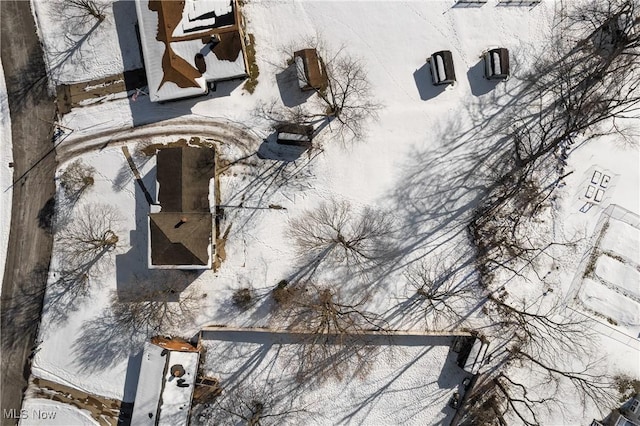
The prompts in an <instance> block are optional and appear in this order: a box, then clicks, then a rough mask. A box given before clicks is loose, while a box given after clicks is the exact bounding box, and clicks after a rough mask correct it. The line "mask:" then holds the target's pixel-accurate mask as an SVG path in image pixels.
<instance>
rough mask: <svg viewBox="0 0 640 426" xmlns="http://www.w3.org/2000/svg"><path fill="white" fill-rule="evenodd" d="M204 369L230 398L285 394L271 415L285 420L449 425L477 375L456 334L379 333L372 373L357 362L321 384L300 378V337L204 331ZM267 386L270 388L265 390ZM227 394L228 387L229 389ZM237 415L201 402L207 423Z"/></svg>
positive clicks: (198, 415)
mask: <svg viewBox="0 0 640 426" xmlns="http://www.w3.org/2000/svg"><path fill="white" fill-rule="evenodd" d="M200 341H201V343H202V345H203V346H204V348H205V350H206V352H205V353H206V355H205V357H206V360H205V365H204V374H206V375H207V376H209V377H216V378H218V379H219V380H220V382H221V384H222V386H223V387H224V388H225V390H224V391H223V392H228V393H229V395H230V396H229V398H236V397H237V396H238V395H245V394H247V393H252V394H253V395H254V396H255V397H256V398H263V399H265V401H274V402H275V401H277V403H274V404H273V406H272V407H270V408H271V409H272V412H271V414H277V413H279V412H280V413H282V412H284V411H286V410H287V409H289V410H292V411H295V410H300V412H297V413H292V414H289V415H283V416H282V417H281V418H278V417H276V419H277V421H278V423H279V424H300V422H305V423H309V424H314V425H315V424H318V425H320V424H326V425H329V424H376V425H382V424H407V425H421V424H424V422H425V420H426V419H429V424H447V423H448V422H449V421H450V420H451V418H452V415H453V413H454V411H455V410H453V409H451V408H450V407H448V402H449V399H450V398H451V396H452V395H453V392H454V391H461V389H462V386H461V384H462V380H463V379H464V378H465V377H469V376H470V375H469V374H468V373H466V372H464V371H463V370H462V369H461V368H460V367H458V366H457V365H456V357H457V355H458V354H457V353H455V352H452V351H451V350H450V346H451V345H452V343H453V338H452V337H446V336H445V337H438V336H398V337H380V338H379V339H372V340H371V343H372V344H373V345H374V346H375V345H382V346H380V347H379V348H376V349H377V350H376V352H378V353H377V355H376V358H375V360H374V361H373V363H372V364H370V365H369V364H368V363H367V364H366V372H365V371H363V370H362V369H361V368H363V367H361V366H358V365H357V363H354V365H353V366H351V368H350V369H348V370H347V371H345V377H344V378H343V380H336V379H335V378H332V377H331V376H330V375H329V376H328V377H325V380H324V381H322V382H321V383H320V384H318V383H315V384H313V383H311V384H309V383H300V381H299V380H297V365H298V363H297V362H295V358H296V356H297V354H298V353H299V352H300V350H301V348H300V345H299V344H295V343H293V342H291V339H290V338H287V337H286V336H284V335H278V334H273V333H260V332H258V333H257V332H251V331H249V332H225V331H214V332H210V331H204V332H203V334H202V337H201V340H200ZM260 392H269V393H264V394H260ZM223 397H225V394H224V393H223ZM329 401H330V403H329ZM228 416H229V414H228V413H225V412H223V411H221V410H220V409H218V410H217V411H216V410H214V409H212V407H206V406H196V408H195V410H194V419H195V420H196V421H197V422H201V424H221V423H222V424H227V423H229V424H231V423H232V422H233V419H231V418H229V417H228Z"/></svg>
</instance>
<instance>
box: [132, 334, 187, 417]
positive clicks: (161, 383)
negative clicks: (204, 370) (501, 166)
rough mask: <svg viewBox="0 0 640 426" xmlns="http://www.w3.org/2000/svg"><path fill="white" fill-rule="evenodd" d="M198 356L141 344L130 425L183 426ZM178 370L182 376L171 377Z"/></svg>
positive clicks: (150, 344) (149, 344) (151, 344)
mask: <svg viewBox="0 0 640 426" xmlns="http://www.w3.org/2000/svg"><path fill="white" fill-rule="evenodd" d="M199 356H200V354H199V353H198V352H196V351H187V352H182V351H177V350H171V349H168V348H163V347H161V346H158V345H155V344H153V343H149V342H147V343H145V347H144V352H143V354H142V363H141V366H140V377H139V378H138V388H137V391H136V400H135V403H134V405H133V414H132V416H131V424H133V425H140V426H145V425H148V426H156V425H170V426H182V425H184V426H186V425H188V424H189V413H190V407H191V398H192V397H193V389H194V386H195V380H196V376H197V373H198V360H199ZM174 366H180V367H181V369H182V371H184V374H183V375H181V376H180V377H177V376H174V375H173V374H172V370H175V369H172V367H174Z"/></svg>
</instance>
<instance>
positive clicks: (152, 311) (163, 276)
mask: <svg viewBox="0 0 640 426" xmlns="http://www.w3.org/2000/svg"><path fill="white" fill-rule="evenodd" d="M187 283H188V277H187V275H186V273H185V272H181V271H177V272H172V271H169V272H167V271H162V272H160V273H156V274H151V275H149V276H145V277H136V278H135V279H134V280H133V282H132V283H131V288H130V289H128V290H126V291H122V292H120V293H114V294H113V295H112V296H111V311H112V313H113V317H114V319H115V321H116V322H117V323H118V325H119V326H120V327H124V328H125V329H129V330H137V331H144V332H154V333H158V332H164V331H168V330H170V329H172V328H174V327H177V326H180V325H184V324H189V323H190V322H192V321H193V320H194V319H195V317H196V315H197V313H198V308H199V307H200V306H201V304H202V301H203V298H204V297H206V295H204V294H201V293H199V292H197V291H195V290H193V289H190V288H186V289H184V288H185V287H186V285H187ZM183 289H184V290H183Z"/></svg>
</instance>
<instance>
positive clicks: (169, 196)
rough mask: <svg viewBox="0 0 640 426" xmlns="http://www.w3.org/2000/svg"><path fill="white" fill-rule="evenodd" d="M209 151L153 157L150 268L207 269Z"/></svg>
mask: <svg viewBox="0 0 640 426" xmlns="http://www.w3.org/2000/svg"><path fill="white" fill-rule="evenodd" d="M214 155H215V152H214V150H213V149H211V148H197V147H179V148H164V149H161V150H160V151H158V154H157V180H158V185H159V189H158V201H159V203H160V206H161V211H160V212H159V213H151V214H150V215H149V231H150V238H151V264H152V265H208V264H209V257H210V256H209V245H210V244H211V240H212V235H211V234H212V215H211V211H210V207H209V181H210V180H211V179H212V178H213V176H214Z"/></svg>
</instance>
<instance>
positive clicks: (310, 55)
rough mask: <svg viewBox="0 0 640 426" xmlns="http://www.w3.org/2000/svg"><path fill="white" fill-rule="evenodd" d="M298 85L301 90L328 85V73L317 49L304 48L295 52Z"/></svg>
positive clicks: (316, 88) (315, 88) (318, 88)
mask: <svg viewBox="0 0 640 426" xmlns="http://www.w3.org/2000/svg"><path fill="white" fill-rule="evenodd" d="M293 60H294V63H295V64H296V73H297V76H298V86H299V87H300V89H301V90H322V89H324V88H325V87H327V74H326V71H325V68H324V64H323V63H322V59H321V58H320V56H319V55H318V51H317V50H316V49H302V50H298V51H297V52H294V53H293Z"/></svg>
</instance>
